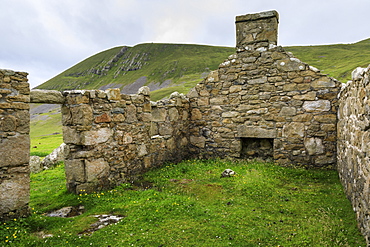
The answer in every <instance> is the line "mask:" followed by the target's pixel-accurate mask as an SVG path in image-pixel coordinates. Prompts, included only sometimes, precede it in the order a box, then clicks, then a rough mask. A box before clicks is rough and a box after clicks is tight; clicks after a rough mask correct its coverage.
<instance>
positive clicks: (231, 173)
mask: <svg viewBox="0 0 370 247" xmlns="http://www.w3.org/2000/svg"><path fill="white" fill-rule="evenodd" d="M235 174H236V173H235V172H234V171H233V170H231V169H226V170H225V171H223V172H222V173H221V177H222V178H225V177H231V176H234V175H235Z"/></svg>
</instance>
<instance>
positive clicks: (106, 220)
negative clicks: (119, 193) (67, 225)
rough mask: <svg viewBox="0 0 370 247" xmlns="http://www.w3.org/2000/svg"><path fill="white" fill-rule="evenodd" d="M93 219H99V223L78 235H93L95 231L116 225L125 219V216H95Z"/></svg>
mask: <svg viewBox="0 0 370 247" xmlns="http://www.w3.org/2000/svg"><path fill="white" fill-rule="evenodd" d="M92 217H96V218H98V222H95V223H93V224H91V226H90V228H89V229H86V230H84V231H83V232H80V233H79V234H78V235H91V234H92V233H94V232H95V231H97V230H99V229H101V228H103V227H106V226H109V225H112V224H115V223H117V222H119V221H120V220H121V219H123V218H124V216H122V215H107V214H103V215H93V216H92Z"/></svg>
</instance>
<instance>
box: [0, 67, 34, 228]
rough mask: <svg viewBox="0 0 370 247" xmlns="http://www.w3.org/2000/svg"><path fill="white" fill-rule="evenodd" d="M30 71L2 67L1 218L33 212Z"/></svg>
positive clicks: (0, 123) (0, 90)
mask: <svg viewBox="0 0 370 247" xmlns="http://www.w3.org/2000/svg"><path fill="white" fill-rule="evenodd" d="M29 93H30V89H29V84H28V82H27V73H24V72H14V71H11V70H0V221H4V220H9V219H14V218H17V217H21V216H26V215H28V213H29V209H28V202H29V190H30V169H29V167H28V162H29V151H30V137H29V131H30V126H29V121H30V115H29V104H28V102H29V101H30V97H29Z"/></svg>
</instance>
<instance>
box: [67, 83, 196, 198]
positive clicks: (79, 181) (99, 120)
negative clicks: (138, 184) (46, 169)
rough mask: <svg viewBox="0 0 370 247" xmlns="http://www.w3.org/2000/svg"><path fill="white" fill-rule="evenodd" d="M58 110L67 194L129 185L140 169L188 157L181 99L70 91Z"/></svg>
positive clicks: (146, 90)
mask: <svg viewBox="0 0 370 247" xmlns="http://www.w3.org/2000/svg"><path fill="white" fill-rule="evenodd" d="M64 96H65V97H66V100H65V103H64V104H63V106H62V122H63V138H64V142H65V143H66V144H67V146H68V149H69V154H68V156H67V158H66V160H65V169H66V176H67V187H68V190H69V191H71V192H74V193H79V192H80V191H85V192H93V191H97V190H101V189H107V188H110V187H113V186H116V185H118V184H121V183H123V182H130V181H131V180H133V179H134V178H135V177H136V176H138V175H139V174H140V173H142V172H143V171H144V170H147V169H148V168H151V167H154V166H157V165H160V164H162V163H164V162H166V161H168V162H169V161H173V162H176V161H180V160H181V159H183V158H185V157H186V156H187V155H188V152H187V144H188V108H189V103H188V101H187V100H186V99H185V97H184V96H183V95H180V94H173V95H171V98H170V99H169V100H164V101H161V102H158V103H153V102H151V101H150V97H149V88H148V87H143V88H141V89H140V90H139V92H138V94H134V95H126V94H121V93H120V90H119V89H108V90H106V91H100V90H90V91H68V92H64Z"/></svg>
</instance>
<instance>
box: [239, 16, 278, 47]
mask: <svg viewBox="0 0 370 247" xmlns="http://www.w3.org/2000/svg"><path fill="white" fill-rule="evenodd" d="M278 23H279V14H278V12H276V11H275V10H272V11H267V12H261V13H256V14H248V15H241V16H237V17H236V20H235V24H236V47H237V48H242V47H245V46H246V45H250V44H253V43H259V42H267V43H266V45H267V46H268V45H269V44H274V45H277V30H278Z"/></svg>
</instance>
